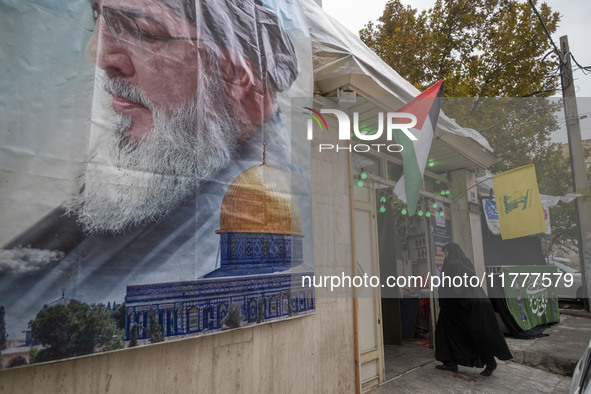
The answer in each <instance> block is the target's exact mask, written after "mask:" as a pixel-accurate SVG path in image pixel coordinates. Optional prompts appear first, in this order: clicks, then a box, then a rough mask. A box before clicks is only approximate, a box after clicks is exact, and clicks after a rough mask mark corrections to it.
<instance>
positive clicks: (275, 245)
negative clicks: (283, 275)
mask: <svg viewBox="0 0 591 394" xmlns="http://www.w3.org/2000/svg"><path fill="white" fill-rule="evenodd" d="M302 261H303V255H302V236H299V235H292V234H260V233H221V234H220V268H218V269H217V270H215V271H213V272H210V273H209V274H207V275H205V277H206V278H219V277H225V276H236V275H260V274H269V273H274V272H281V271H285V270H287V269H289V268H291V267H292V266H297V265H300V264H301V263H302Z"/></svg>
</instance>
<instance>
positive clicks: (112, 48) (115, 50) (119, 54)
mask: <svg viewBox="0 0 591 394" xmlns="http://www.w3.org/2000/svg"><path fill="white" fill-rule="evenodd" d="M86 57H87V58H88V60H89V61H90V62H92V63H94V64H96V65H97V66H98V67H99V68H101V69H103V70H104V71H105V72H107V73H108V74H115V75H119V76H122V77H131V76H133V74H134V73H135V67H134V65H133V60H132V53H131V52H130V49H129V48H126V47H125V46H124V45H121V43H120V42H119V41H118V40H117V38H116V37H114V36H113V34H112V33H111V30H110V29H109V28H108V27H107V25H106V23H105V21H104V19H103V16H102V15H99V17H98V18H97V20H96V24H95V26H94V31H93V32H92V37H91V38H90V41H88V44H87V45H86Z"/></svg>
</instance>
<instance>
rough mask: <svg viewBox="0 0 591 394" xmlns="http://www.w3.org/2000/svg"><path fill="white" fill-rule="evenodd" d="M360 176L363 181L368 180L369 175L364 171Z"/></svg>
mask: <svg viewBox="0 0 591 394" xmlns="http://www.w3.org/2000/svg"><path fill="white" fill-rule="evenodd" d="M360 176H361V179H366V178H367V174H366V173H365V171H363V172H362V173H361V175H360Z"/></svg>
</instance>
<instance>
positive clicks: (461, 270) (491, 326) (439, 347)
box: [435, 243, 513, 376]
mask: <svg viewBox="0 0 591 394" xmlns="http://www.w3.org/2000/svg"><path fill="white" fill-rule="evenodd" d="M443 251H444V253H445V261H444V263H443V267H442V273H441V275H442V278H443V275H445V276H447V277H451V278H452V279H453V278H454V277H456V276H460V277H462V285H463V286H458V287H455V286H453V284H452V285H451V286H450V284H449V282H447V281H443V282H442V286H441V287H440V288H439V307H440V312H439V320H437V326H436V328H435V358H436V359H437V360H438V361H441V362H443V365H437V366H436V367H437V368H438V369H443V370H445V371H453V372H456V371H457V370H458V365H464V366H467V367H476V368H482V367H485V369H484V370H483V371H482V372H481V373H480V374H481V375H483V376H490V374H492V372H493V371H494V369H495V368H496V367H497V363H496V361H495V356H496V357H497V358H498V359H499V360H509V359H511V358H513V356H512V355H511V352H510V351H509V348H508V347H507V342H506V341H505V337H504V336H503V333H502V332H501V329H500V328H499V324H498V323H497V319H496V317H495V313H494V310H493V307H492V304H491V302H490V300H489V299H488V297H487V296H486V294H485V293H484V291H483V290H482V288H480V287H470V282H469V279H470V277H472V276H476V273H475V271H474V266H473V265H472V263H471V262H470V260H469V259H468V258H467V257H466V255H465V254H464V252H463V251H462V249H461V248H460V246H459V245H457V244H455V243H448V244H446V245H445V246H444V247H443ZM465 275H466V277H467V283H465V282H464V277H465ZM456 281H458V282H459V279H456Z"/></svg>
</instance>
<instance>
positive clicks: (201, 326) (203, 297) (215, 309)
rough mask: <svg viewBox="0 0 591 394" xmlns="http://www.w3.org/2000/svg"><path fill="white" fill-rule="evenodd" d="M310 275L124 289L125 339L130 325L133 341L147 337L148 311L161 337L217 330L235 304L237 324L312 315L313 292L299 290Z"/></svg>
mask: <svg viewBox="0 0 591 394" xmlns="http://www.w3.org/2000/svg"><path fill="white" fill-rule="evenodd" d="M304 275H313V271H311V270H310V271H302V272H299V273H283V274H271V275H256V276H245V277H236V278H221V279H198V280H195V281H189V282H175V283H160V284H152V285H138V286H128V287H127V295H126V312H127V313H126V319H125V340H126V341H129V340H130V330H131V328H132V327H133V325H134V324H136V329H137V334H138V335H137V338H138V339H147V338H148V337H149V333H148V330H147V328H148V327H149V317H148V316H149V312H150V309H152V310H154V312H155V313H156V316H157V317H158V323H159V324H160V326H161V327H162V329H163V331H164V335H165V337H166V338H167V339H172V338H175V337H176V338H179V337H184V336H189V335H198V334H204V333H211V332H215V331H219V330H221V329H223V328H225V327H224V318H225V317H226V315H227V314H228V311H229V308H230V306H231V305H234V306H240V310H241V314H242V325H249V324H256V323H262V322H264V321H269V320H275V319H278V318H282V317H289V316H295V315H304V314H309V313H312V312H313V311H314V308H315V298H314V289H313V288H310V287H301V286H302V276H304Z"/></svg>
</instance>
